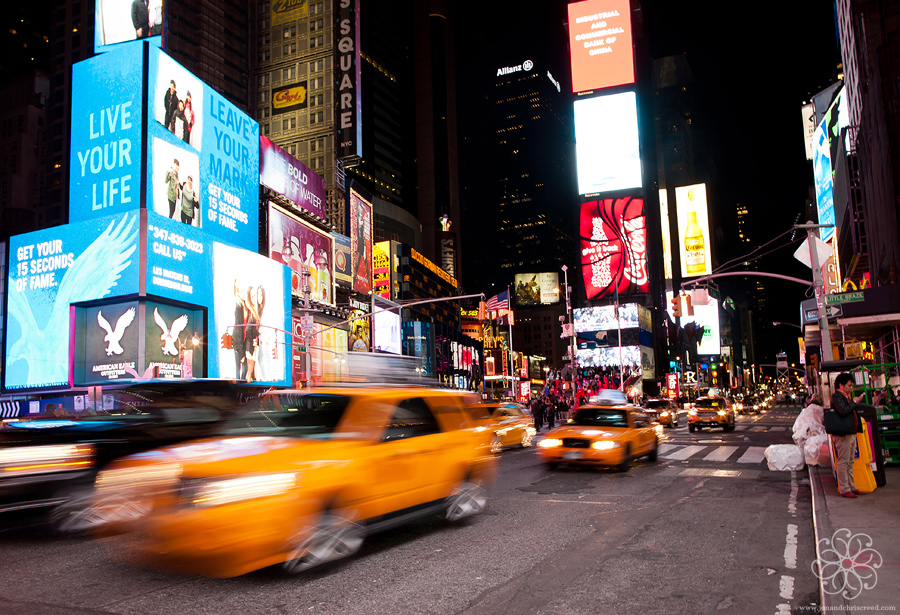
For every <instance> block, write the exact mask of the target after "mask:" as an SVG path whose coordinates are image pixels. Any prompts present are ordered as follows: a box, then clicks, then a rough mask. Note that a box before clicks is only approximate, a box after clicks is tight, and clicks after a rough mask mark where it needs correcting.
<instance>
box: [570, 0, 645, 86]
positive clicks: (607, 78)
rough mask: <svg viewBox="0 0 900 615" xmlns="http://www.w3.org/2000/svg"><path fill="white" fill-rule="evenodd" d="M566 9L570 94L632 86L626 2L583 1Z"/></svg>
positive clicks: (629, 26) (629, 20)
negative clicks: (569, 58) (570, 69)
mask: <svg viewBox="0 0 900 615" xmlns="http://www.w3.org/2000/svg"><path fill="white" fill-rule="evenodd" d="M568 8H569V53H570V54H571V61H572V91H573V92H585V91H587V90H597V89H600V88H607V87H611V86H616V85H624V84H627V83H634V53H633V50H632V44H631V8H630V6H629V1H628V0H585V1H584V2H573V3H571V4H569V7H568Z"/></svg>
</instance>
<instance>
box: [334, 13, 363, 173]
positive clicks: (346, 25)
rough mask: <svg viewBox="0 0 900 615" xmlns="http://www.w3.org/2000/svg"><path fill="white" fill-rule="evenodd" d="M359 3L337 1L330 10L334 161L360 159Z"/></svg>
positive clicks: (360, 68) (360, 67) (360, 79)
mask: <svg viewBox="0 0 900 615" xmlns="http://www.w3.org/2000/svg"><path fill="white" fill-rule="evenodd" d="M359 2H360V0H341V2H339V3H338V4H337V5H335V7H334V19H335V24H334V83H335V90H336V91H335V94H334V99H335V106H336V107H337V108H336V109H335V123H336V124H337V126H336V128H337V142H336V144H335V148H334V150H335V151H334V156H335V158H338V159H346V158H351V159H352V158H362V95H361V94H360V85H361V83H362V78H361V70H362V64H361V62H360V49H359V37H360V27H359Z"/></svg>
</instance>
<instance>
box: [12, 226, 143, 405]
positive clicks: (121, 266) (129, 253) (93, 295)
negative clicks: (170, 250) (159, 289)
mask: <svg viewBox="0 0 900 615" xmlns="http://www.w3.org/2000/svg"><path fill="white" fill-rule="evenodd" d="M139 228H140V223H139V219H138V216H137V215H136V213H131V214H123V215H119V216H111V217H107V218H98V219H95V220H88V221H84V222H80V223H78V224H69V225H65V226H60V227H55V228H49V229H45V230H41V231H36V232H34V233H27V234H24V235H17V236H14V237H11V238H10V240H9V277H8V280H7V286H6V288H7V293H8V295H7V301H8V303H7V322H6V369H5V371H4V372H3V378H4V387H5V388H6V389H22V388H40V387H51V386H65V385H68V384H69V363H70V361H69V359H70V355H69V339H70V335H69V324H70V309H71V304H73V303H77V302H82V301H93V300H96V299H102V298H106V297H118V296H123V295H132V294H137V292H138V284H139V273H138V269H139V268H138V261H139V254H138V236H139Z"/></svg>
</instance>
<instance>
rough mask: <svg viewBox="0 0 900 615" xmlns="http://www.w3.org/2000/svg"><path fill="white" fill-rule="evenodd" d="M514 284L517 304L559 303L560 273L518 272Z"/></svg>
mask: <svg viewBox="0 0 900 615" xmlns="http://www.w3.org/2000/svg"><path fill="white" fill-rule="evenodd" d="M513 285H514V288H515V297H516V304H518V305H549V304H553V303H559V297H560V294H561V293H560V287H559V273H557V272H555V271H551V272H549V273H517V274H516V276H515V278H514V280H513Z"/></svg>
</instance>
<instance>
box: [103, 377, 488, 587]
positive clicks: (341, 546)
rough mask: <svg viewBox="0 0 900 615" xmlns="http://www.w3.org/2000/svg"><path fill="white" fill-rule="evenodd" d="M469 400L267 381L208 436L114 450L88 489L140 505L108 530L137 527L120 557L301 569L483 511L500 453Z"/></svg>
mask: <svg viewBox="0 0 900 615" xmlns="http://www.w3.org/2000/svg"><path fill="white" fill-rule="evenodd" d="M477 401H478V400H477V398H476V397H474V396H473V395H471V394H466V393H461V392H456V391H451V390H448V389H428V388H416V387H400V388H386V387H334V388H315V389H308V390H302V391H277V392H272V393H269V394H267V395H266V396H264V397H263V398H261V399H260V400H256V401H251V402H249V403H248V404H247V405H246V407H245V408H244V409H243V411H241V412H240V413H239V414H237V415H235V416H234V417H233V418H231V419H229V420H228V421H226V422H225V423H224V425H223V427H222V429H221V430H220V432H219V434H218V435H217V437H214V438H206V439H203V440H196V441H192V442H188V443H183V444H179V445H175V446H170V447H166V448H161V449H156V450H152V451H147V452H144V453H139V454H136V455H132V456H129V457H125V458H123V459H120V460H118V461H116V462H115V463H113V464H111V465H110V466H109V467H108V468H107V469H105V470H104V471H103V472H101V473H100V474H99V475H98V477H97V480H96V484H95V496H94V497H95V498H97V499H98V500H101V501H102V500H103V499H104V498H106V499H111V500H112V501H118V502H121V501H142V502H143V503H144V505H145V508H146V509H147V510H149V512H148V513H147V515H146V516H145V517H144V518H143V519H141V520H140V521H138V522H134V521H131V523H130V525H129V526H119V527H116V526H110V527H107V528H106V532H105V533H106V534H112V533H117V532H119V531H121V530H123V529H129V530H132V531H134V532H135V534H136V536H137V538H138V540H137V541H126V542H128V543H133V542H136V543H137V544H139V545H140V546H139V548H138V549H137V550H136V551H135V550H129V551H127V552H126V553H125V554H126V556H128V559H137V561H138V562H139V563H143V564H151V565H156V566H160V567H162V568H165V569H169V570H176V571H181V572H186V573H191V574H201V575H205V576H213V577H232V576H237V575H241V574H245V573H247V572H250V571H252V570H256V569H259V568H263V567H267V566H273V565H280V566H281V567H283V569H284V570H285V571H287V572H289V573H296V572H300V571H303V570H306V569H309V568H312V567H313V566H316V565H319V564H323V563H326V562H330V561H334V560H337V559H340V558H343V557H347V556H350V555H352V554H353V553H355V552H356V551H357V550H358V549H359V548H360V546H361V545H362V542H363V540H364V538H365V536H366V535H369V534H372V533H374V532H377V531H381V530H385V529H388V528H391V527H395V526H398V525H401V524H405V523H408V522H409V521H411V520H413V519H418V518H420V517H422V516H425V515H434V514H436V515H441V516H443V517H444V518H445V519H446V520H448V521H451V522H453V521H457V520H460V519H463V518H465V517H468V516H471V515H475V514H477V513H479V512H481V511H482V510H483V509H484V507H485V505H486V498H487V496H486V488H487V487H488V486H489V484H490V483H491V482H492V481H493V479H494V476H495V475H496V464H497V461H498V460H497V457H496V456H495V455H493V454H491V450H490V444H491V442H490V440H491V438H490V435H491V432H489V431H488V430H486V429H484V428H483V427H481V426H479V425H477V424H476V423H475V422H474V421H472V419H471V418H470V416H469V414H468V412H466V410H465V408H466V406H469V405H471V404H472V403H476V402H477Z"/></svg>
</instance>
